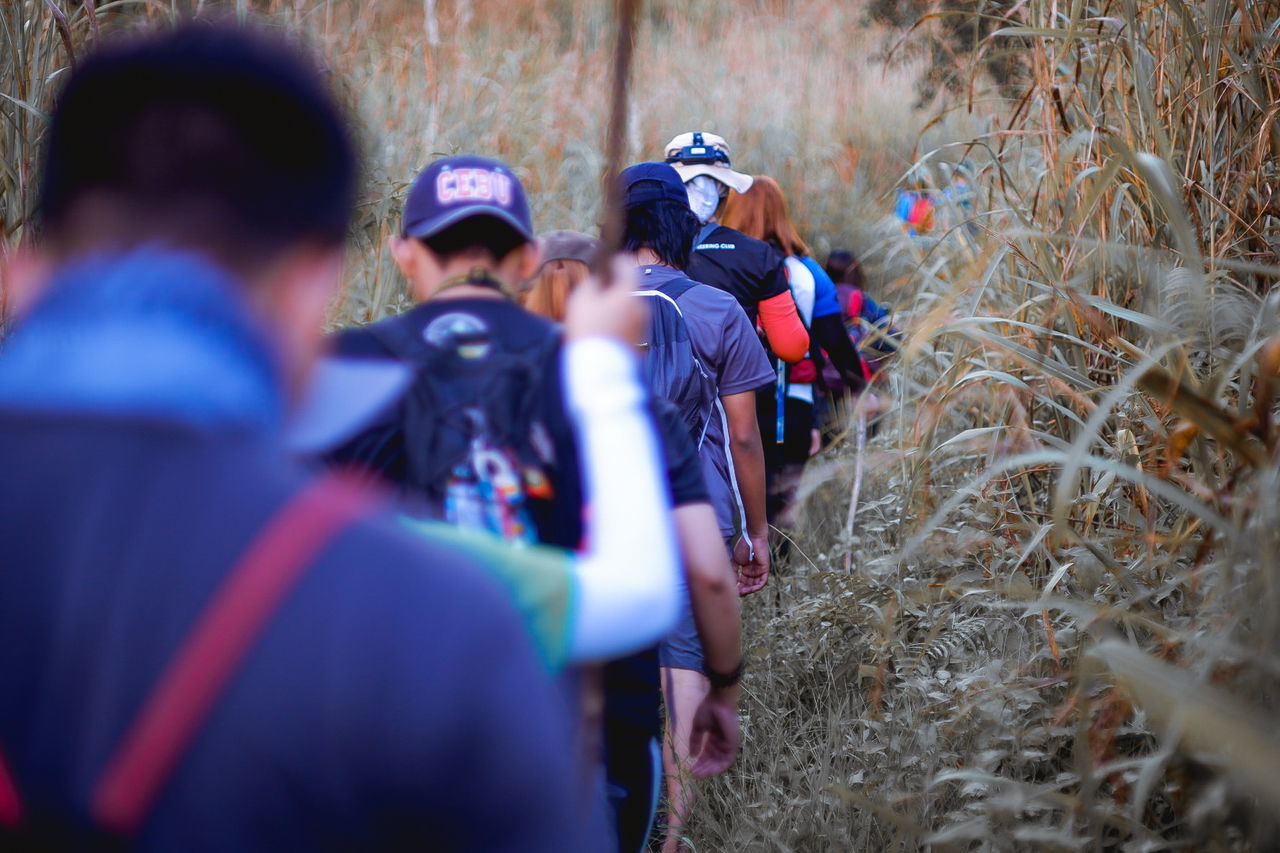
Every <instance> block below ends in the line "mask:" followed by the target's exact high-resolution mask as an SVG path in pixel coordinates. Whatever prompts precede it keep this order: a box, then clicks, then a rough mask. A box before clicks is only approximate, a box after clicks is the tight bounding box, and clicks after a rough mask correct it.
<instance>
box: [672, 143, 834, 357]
mask: <svg viewBox="0 0 1280 853" xmlns="http://www.w3.org/2000/svg"><path fill="white" fill-rule="evenodd" d="M664 150H665V152H666V161H667V162H668V163H670V164H671V165H672V166H673V167H674V168H675V170H676V172H677V173H679V175H680V179H681V180H682V181H684V184H685V189H686V191H687V192H688V195H689V206H690V208H691V209H692V210H693V212H694V215H696V216H697V217H698V221H699V222H701V223H702V228H701V230H700V231H699V232H698V234H697V236H696V238H695V240H694V247H693V255H692V256H691V257H690V259H689V269H688V272H689V275H690V277H691V278H693V280H694V281H698V282H701V283H703V284H709V285H711V286H712V287H718V288H720V289H721V290H724V291H726V292H728V293H730V294H732V295H733V297H734V298H735V299H737V300H738V304H739V305H741V306H742V310H744V311H746V312H747V318H748V319H749V320H751V322H752V324H758V325H759V327H760V328H761V330H762V331H763V332H764V336H765V340H766V341H767V343H768V346H769V349H771V350H772V351H773V353H774V355H776V356H777V357H778V358H780V359H782V360H783V361H785V362H795V361H799V360H800V359H802V358H804V353H805V350H807V349H808V348H809V333H808V332H807V331H806V330H805V327H804V323H803V322H802V321H801V319H800V316H799V314H798V313H797V311H796V304H795V301H794V300H793V299H792V298H791V291H790V289H789V288H788V287H787V273H786V270H785V269H784V267H783V263H782V256H781V255H779V254H778V253H777V252H776V251H774V250H772V249H770V248H769V247H768V246H766V245H764V244H763V243H761V242H760V241H759V240H754V239H751V238H750V237H747V236H746V235H744V234H742V233H741V232H740V231H736V230H734V229H732V228H727V227H725V226H724V225H723V224H722V223H721V222H720V216H721V215H722V214H723V213H724V205H725V202H726V200H727V199H728V197H729V191H730V190H733V191H735V192H740V193H743V192H746V191H747V190H748V189H750V188H751V176H750V175H744V174H743V173H742V172H735V171H734V170H733V168H732V165H731V163H730V160H729V145H728V144H727V143H726V142H725V141H724V139H723V138H721V137H719V136H716V135H715V134H714V133H705V132H694V133H682V134H680V135H679V136H676V137H675V138H674V139H672V140H671V141H670V142H668V143H667V146H666V148H665V149H664Z"/></svg>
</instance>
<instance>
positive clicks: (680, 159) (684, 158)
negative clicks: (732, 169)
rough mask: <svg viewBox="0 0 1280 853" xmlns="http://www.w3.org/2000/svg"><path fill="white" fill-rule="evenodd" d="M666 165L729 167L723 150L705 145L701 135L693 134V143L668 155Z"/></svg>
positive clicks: (727, 157) (727, 156)
mask: <svg viewBox="0 0 1280 853" xmlns="http://www.w3.org/2000/svg"><path fill="white" fill-rule="evenodd" d="M667 162H668V163H684V164H686V165H690V166H693V165H698V164H706V165H714V164H716V163H721V164H723V165H725V166H731V165H732V164H731V163H730V162H729V155H728V154H726V153H725V152H724V150H723V149H721V148H717V147H716V146H714V145H707V144H706V143H705V142H704V141H703V139H702V134H701V133H694V134H693V143H692V144H690V145H686V146H684V147H683V148H681V149H680V150H679V151H677V152H676V153H674V154H671V155H668V157H667Z"/></svg>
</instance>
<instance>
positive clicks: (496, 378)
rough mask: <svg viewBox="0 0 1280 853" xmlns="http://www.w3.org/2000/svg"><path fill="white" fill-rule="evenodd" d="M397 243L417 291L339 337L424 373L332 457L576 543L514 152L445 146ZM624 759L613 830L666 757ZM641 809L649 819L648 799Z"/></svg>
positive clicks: (583, 740) (575, 691)
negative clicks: (632, 771)
mask: <svg viewBox="0 0 1280 853" xmlns="http://www.w3.org/2000/svg"><path fill="white" fill-rule="evenodd" d="M391 252H392V255H393V257H394V259H395V261H396V263H397V265H398V266H399V268H400V270H401V272H402V273H403V274H404V275H405V277H406V278H407V279H408V280H409V282H410V287H411V289H412V291H413V295H414V297H415V298H416V299H417V300H418V301H419V303H420V304H419V305H418V306H417V307H415V308H413V309H411V310H410V311H408V312H406V313H405V314H402V315H400V316H398V317H393V318H389V319H387V320H384V321H381V322H379V323H375V324H373V325H371V326H366V327H364V328H362V329H352V330H347V331H345V332H343V333H341V334H340V335H339V336H338V339H337V342H336V350H337V351H338V352H339V353H340V354H342V355H343V356H345V357H348V358H361V357H363V358H372V359H382V360H387V359H391V360H400V361H405V362H408V363H411V364H414V365H415V367H416V372H417V379H416V381H415V386H414V389H413V390H412V391H411V392H410V393H409V394H407V395H406V396H405V398H404V400H403V402H402V404H401V405H400V406H398V407H394V408H393V409H391V410H390V411H389V412H388V413H387V414H386V416H385V417H384V418H382V419H380V420H379V421H377V422H374V423H371V424H370V425H369V426H368V427H367V428H366V429H364V430H363V431H362V432H361V433H360V434H359V435H358V436H356V437H355V438H354V439H353V440H352V441H350V442H348V443H347V444H346V445H344V446H343V447H341V448H339V449H338V450H337V451H335V452H334V453H333V454H331V455H330V459H331V461H332V462H334V463H343V464H359V465H362V466H365V467H367V468H370V469H372V470H375V471H377V472H379V474H380V475H381V476H382V477H384V478H385V479H387V480H389V481H391V482H393V483H395V484H396V485H397V487H398V488H399V489H400V492H401V494H402V496H403V497H404V499H405V502H406V505H408V506H412V505H414V504H417V506H418V510H417V512H418V513H419V514H420V515H422V516H424V517H428V518H435V519H443V520H445V521H448V522H450V523H452V524H456V525H459V526H463V527H471V528H480V529H485V530H488V531H490V532H492V533H495V534H497V535H499V536H502V537H503V538H506V539H508V540H512V541H523V542H530V543H533V542H537V543H541V544H547V545H555V546H557V547H560V548H567V549H576V548H578V547H579V546H580V544H581V541H582V533H583V528H582V522H581V519H582V517H583V515H584V513H585V512H588V511H593V510H591V509H590V508H589V507H588V506H587V501H586V498H587V496H586V495H585V494H584V489H583V482H582V473H581V468H580V466H579V464H578V460H579V459H580V458H581V457H582V451H583V448H581V447H580V444H579V435H578V433H577V430H576V429H575V428H574V425H573V424H572V422H571V421H570V420H569V419H568V418H567V416H566V413H565V398H564V388H563V385H564V383H563V378H562V371H561V368H560V359H559V348H560V338H559V333H558V328H557V326H556V325H555V324H553V323H551V322H549V321H547V320H545V319H543V318H541V317H538V316H536V315H534V314H532V313H530V312H528V311H526V310H525V309H523V308H521V307H520V306H519V305H517V304H516V303H515V302H514V301H513V299H512V298H511V297H510V294H512V293H514V291H515V289H516V287H517V286H518V284H519V283H520V282H521V281H525V280H527V279H528V278H529V277H530V276H531V275H532V274H533V273H534V272H535V271H536V270H537V269H538V267H539V265H540V264H539V257H538V250H537V244H536V243H535V242H534V238H533V232H532V221H531V217H530V214H529V205H528V200H527V197H526V195H525V193H524V189H523V187H522V186H521V184H520V182H519V181H518V180H517V179H516V178H515V176H514V175H513V174H512V172H511V170H510V168H509V167H508V166H506V165H505V164H504V163H501V162H499V161H496V160H492V159H489V158H484V157H476V156H470V155H464V156H458V157H446V158H442V159H440V160H437V161H435V162H433V163H432V164H430V165H428V166H427V167H426V168H425V169H424V170H423V171H422V173H421V174H420V175H419V176H418V178H417V179H416V180H415V182H414V184H413V186H412V187H411V188H410V191H409V196H408V198H407V200H406V203H405V212H404V217H403V228H402V234H401V235H400V236H398V237H394V238H392V240H391ZM663 446H664V447H665V448H666V449H667V451H668V452H670V450H671V449H672V447H673V445H672V444H671V442H669V441H664V442H663ZM615 452H617V453H619V454H620V455H623V454H626V453H627V451H626V450H625V448H624V449H618V450H616V451H615ZM660 473H661V472H658V474H660ZM673 485H678V486H683V487H686V488H694V489H695V490H696V491H695V495H694V499H695V500H696V499H697V498H698V496H700V495H701V493H702V487H701V484H700V483H698V482H697V481H694V482H693V483H692V484H689V483H688V482H687V480H686V481H679V482H677V483H675V484H673ZM601 497H602V498H603V496H601ZM675 498H676V500H677V502H680V501H682V500H684V499H685V496H684V495H680V494H677V495H675ZM654 544H655V545H656V546H657V549H656V550H655V548H654V547H653V546H652V545H646V544H644V543H638V544H637V545H636V546H635V547H634V549H633V551H634V557H633V558H634V559H646V558H648V559H660V560H666V559H671V560H674V559H675V555H674V553H671V554H667V553H663V551H664V549H666V548H668V547H669V543H668V544H664V543H661V542H658V543H654ZM618 570H619V571H625V570H626V565H621V566H619V567H618ZM620 630H621V629H620ZM652 668H653V669H654V670H655V671H656V661H653V663H652ZM598 677H599V673H598V672H596V671H595V670H590V669H588V670H577V671H575V672H572V673H567V674H566V675H565V677H563V678H562V687H563V688H564V692H565V695H566V701H567V702H569V703H570V704H572V705H573V706H574V708H575V716H576V718H577V720H578V724H579V725H578V736H579V741H578V746H577V748H576V750H575V753H576V755H577V756H578V759H579V765H580V768H581V775H582V776H583V778H584V782H583V790H584V796H585V797H588V798H595V791H596V778H595V777H596V772H595V771H596V769H597V768H598V766H599V761H598V757H597V756H598V753H599V751H600V744H599V738H600V733H601V730H600V720H599V714H600V711H599V701H598V697H599V686H598ZM654 681H656V677H655V679H654ZM636 692H637V693H643V690H641V689H639V688H637V690H636ZM653 695H655V696H656V687H655V688H654V691H653ZM648 704H649V702H648V701H638V702H635V703H626V704H624V705H623V706H622V707H619V706H618V704H617V703H616V702H615V703H614V705H613V706H612V707H608V708H606V709H605V712H604V713H605V714H606V716H609V715H614V716H617V715H620V714H628V715H631V718H632V719H634V720H636V722H637V724H638V725H641V726H643V725H644V723H643V719H642V718H644V717H645V716H646V715H647V716H648V717H651V718H652V719H653V722H652V723H650V724H649V725H650V727H651V728H653V729H655V730H656V729H657V726H658V722H657V710H656V702H653V703H652V704H653V705H654V708H653V709H652V710H649V711H645V707H646V706H647V705H648ZM608 765H609V767H610V768H612V767H614V766H617V762H615V761H609V762H608ZM627 766H628V767H635V768H638V769H637V770H636V772H637V773H640V772H643V774H645V775H644V776H643V778H641V779H639V781H635V780H632V779H627V780H623V781H624V782H625V784H618V785H616V786H615V787H616V788H617V789H618V790H619V793H618V794H617V796H614V797H612V803H613V806H614V808H613V813H614V814H613V819H612V825H613V830H612V831H613V832H614V834H621V835H627V834H629V833H630V832H631V830H630V827H631V826H632V825H633V824H634V823H636V822H637V820H635V819H634V818H633V810H632V808H631V805H632V804H633V802H634V801H635V798H634V797H633V796H631V795H632V794H633V793H635V792H637V791H639V790H641V789H643V790H644V791H647V790H649V789H650V788H651V787H652V782H651V781H646V780H650V779H652V777H653V776H654V774H655V772H656V771H655V770H654V769H653V763H652V761H651V760H650V758H649V754H648V752H647V751H645V754H644V755H643V757H642V760H637V761H635V762H632V763H631V764H628V765H627ZM615 781H616V780H615ZM600 799H601V800H602V799H603V797H602V796H601V797H600ZM645 799H646V800H647V799H649V798H648V797H645ZM602 811H603V809H602ZM639 811H640V812H641V813H642V814H643V817H641V818H640V819H639V820H638V822H640V823H641V824H642V826H641V829H640V830H639V832H640V833H643V831H644V826H647V823H648V817H647V815H648V813H649V808H648V807H647V805H646V806H645V807H643V808H642V809H640V810H639ZM637 843H642V840H641V842H637Z"/></svg>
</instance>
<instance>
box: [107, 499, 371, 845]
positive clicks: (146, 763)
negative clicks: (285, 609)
mask: <svg viewBox="0 0 1280 853" xmlns="http://www.w3.org/2000/svg"><path fill="white" fill-rule="evenodd" d="M375 495H376V493H375V492H373V491H372V490H370V489H367V488H365V487H364V486H362V485H358V484H357V483H356V482H355V481H354V480H351V479H349V478H345V477H341V476H338V475H334V474H329V475H324V476H321V477H319V478H317V479H315V480H313V481H312V482H311V483H309V484H308V485H306V486H304V487H303V488H302V490H301V491H300V492H298V493H297V494H296V495H295V496H293V497H292V498H290V499H289V500H288V501H287V502H286V503H285V504H284V506H283V507H281V508H280V509H279V510H278V511H277V512H276V514H275V515H274V516H272V517H271V518H270V519H269V520H268V521H267V523H266V525H264V526H263V527H262V528H261V530H259V531H258V533H257V535H256V536H255V537H254V538H253V540H252V541H251V542H250V543H249V547H248V548H247V549H245V551H244V552H243V553H242V554H241V556H240V558H239V560H238V561H237V562H236V564H235V566H234V567H233V568H232V570H231V571H230V572H229V573H228V574H227V576H226V578H225V579H224V580H223V581H222V584H221V586H219V588H218V590H217V592H215V593H214V596H213V599H212V601H210V603H209V604H208V606H207V607H206V608H205V611H204V612H203V613H202V614H201V615H200V618H199V619H198V620H197V622H196V623H195V625H193V626H192V628H191V630H190V631H189V632H188V634H187V636H186V637H185V638H184V639H183V641H182V644H181V645H180V646H179V647H178V649H177V651H176V652H175V653H174V655H173V657H172V658H171V659H170V661H169V663H168V665H167V666H166V667H165V669H164V671H163V672H162V673H161V675H160V679H159V681H158V682H157V683H156V684H155V686H154V687H153V688H152V690H151V693H150V695H148V696H147V698H146V699H145V701H144V702H143V704H142V708H141V710H140V711H139V712H138V715H137V716H136V717H135V718H134V720H133V722H132V723H131V724H130V726H129V728H128V730H127V732H126V734H125V737H124V739H123V740H122V741H121V742H120V744H119V746H117V747H116V751H115V753H114V754H113V755H112V757H111V759H110V761H109V762H108V763H107V767H106V771H105V772H104V773H103V774H102V776H101V777H100V778H99V780H98V782H97V785H96V786H95V789H94V791H93V796H92V801H91V810H92V814H93V817H94V818H95V819H96V821H97V822H98V824H99V825H101V826H103V827H104V828H106V829H108V830H112V831H115V832H121V833H130V832H132V831H134V830H136V829H138V828H139V827H140V826H141V824H142V822H143V820H144V819H145V818H146V816H147V814H148V813H149V811H150V809H151V806H152V804H153V803H154V802H155V799H156V797H157V796H158V795H159V793H160V792H161V791H162V790H163V788H164V784H165V782H166V781H167V780H168V778H169V776H170V775H171V774H172V773H173V771H174V770H175V769H176V768H177V766H178V763H179V761H180V760H181V759H182V756H183V754H184V753H185V752H186V750H187V748H188V747H189V746H190V744H191V741H192V740H193V739H194V738H195V735H196V733H197V732H198V731H199V730H200V727H201V726H202V725H203V724H204V722H205V721H206V719H207V718H208V716H209V713H210V711H211V710H212V709H213V706H214V703H215V702H216V701H217V699H218V697H219V696H220V695H221V694H222V692H223V690H224V689H225V688H226V687H227V685H228V683H230V681H231V678H232V676H234V675H235V673H236V670H237V669H238V668H239V666H240V663H241V662H242V661H243V660H244V658H245V656H246V655H247V654H248V653H249V651H250V650H251V649H252V648H253V645H254V643H255V642H256V641H257V639H258V637H259V636H260V635H261V634H262V631H263V630H264V629H265V628H266V626H267V624H268V623H269V622H270V620H271V618H272V616H273V615H274V614H275V612H276V610H277V609H278V608H279V607H280V605H281V604H282V603H283V602H284V600H285V598H286V597H287V596H288V594H289V592H290V591H291V590H292V589H293V588H294V586H295V585H296V584H297V583H298V581H299V580H301V579H302V576H303V575H305V574H306V571H307V568H308V567H309V566H310V565H311V563H312V562H313V561H314V560H315V559H316V558H317V557H318V556H319V555H320V554H321V553H322V552H323V550H324V548H325V547H326V546H327V545H328V544H329V543H330V542H331V541H332V540H333V539H334V537H336V536H337V535H338V534H339V533H340V532H342V531H343V530H344V529H346V528H347V527H348V526H349V525H350V524H351V523H352V522H353V521H355V520H356V519H357V518H359V517H361V516H362V515H364V514H365V513H366V512H367V511H368V510H369V509H370V508H371V507H372V505H373V504H374V502H375V501H376V496H375Z"/></svg>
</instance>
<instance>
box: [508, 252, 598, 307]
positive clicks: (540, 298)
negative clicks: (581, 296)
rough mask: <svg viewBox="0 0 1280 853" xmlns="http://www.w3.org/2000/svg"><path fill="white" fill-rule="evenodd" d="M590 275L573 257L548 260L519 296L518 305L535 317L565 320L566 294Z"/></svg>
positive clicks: (585, 266) (567, 297)
mask: <svg viewBox="0 0 1280 853" xmlns="http://www.w3.org/2000/svg"><path fill="white" fill-rule="evenodd" d="M589 272H590V270H589V269H588V268H587V265H586V264H584V263H583V262H582V261H575V260H573V259H572V258H558V259H556V260H554V261H547V262H546V263H545V264H543V265H542V269H540V270H538V274H537V275H536V276H534V277H533V278H532V279H531V280H530V282H529V286H528V287H527V288H526V289H525V290H524V291H522V292H521V293H520V294H519V300H520V304H521V305H523V306H524V307H525V308H527V309H528V310H530V311H532V312H533V313H535V314H540V315H542V316H543V317H546V318H547V319H549V320H555V321H556V322H557V323H559V322H561V321H562V320H564V312H565V303H567V302H568V301H569V294H570V293H572V292H573V289H574V288H575V287H577V286H578V284H579V283H581V282H582V280H583V279H585V278H586V277H587V275H588V273H589Z"/></svg>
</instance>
